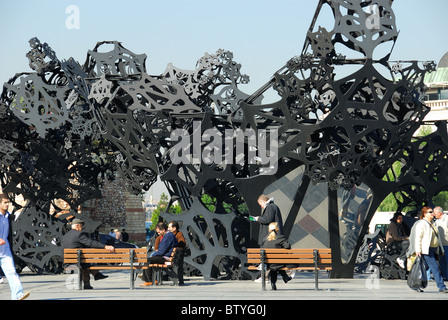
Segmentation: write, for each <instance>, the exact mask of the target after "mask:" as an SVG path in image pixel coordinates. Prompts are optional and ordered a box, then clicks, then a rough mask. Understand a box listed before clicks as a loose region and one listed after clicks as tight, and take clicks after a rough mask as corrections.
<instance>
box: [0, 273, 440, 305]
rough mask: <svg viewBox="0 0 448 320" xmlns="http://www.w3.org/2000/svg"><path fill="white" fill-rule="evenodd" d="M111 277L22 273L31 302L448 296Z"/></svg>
mask: <svg viewBox="0 0 448 320" xmlns="http://www.w3.org/2000/svg"><path fill="white" fill-rule="evenodd" d="M103 273H104V274H106V275H108V276H109V278H107V279H104V280H99V281H94V280H93V278H92V280H91V284H92V286H93V287H94V289H93V290H77V289H76V287H77V284H76V280H75V284H74V283H73V281H71V280H73V279H76V278H75V277H74V276H73V275H68V274H58V275H36V274H33V273H31V272H22V274H21V275H20V278H21V281H22V284H23V287H24V290H25V291H31V296H30V297H29V298H28V299H27V300H171V301H173V300H176V301H196V302H198V301H201V300H208V301H246V302H250V301H290V300H448V294H446V293H445V294H443V293H439V292H438V289H437V287H436V285H435V282H434V281H431V282H429V284H428V287H427V288H426V289H425V292H423V293H418V292H416V291H413V290H411V289H409V287H408V286H407V284H406V281H403V280H384V279H379V280H378V279H374V278H373V277H372V275H370V276H369V275H355V277H354V279H329V278H328V276H327V274H326V273H325V272H321V273H320V274H319V290H317V291H316V290H314V274H313V273H311V272H297V273H296V275H295V277H294V279H293V280H291V281H290V282H289V283H287V284H284V283H283V281H282V280H281V279H279V281H278V282H277V288H278V290H277V291H272V290H271V287H270V284H269V283H267V284H266V289H267V290H266V291H262V290H261V283H257V282H254V281H234V280H211V281H205V280H203V278H202V277H194V278H186V279H185V280H186V281H185V284H184V285H183V286H179V287H176V286H173V285H172V282H171V281H165V282H164V283H163V285H160V286H155V287H140V286H139V285H140V284H141V283H142V281H141V280H140V279H137V280H136V281H135V289H134V290H130V280H129V272H128V271H116V270H113V271H104V272H103ZM4 280H5V281H4V283H3V284H0V299H1V300H9V298H10V291H9V286H8V284H7V280H6V279H4Z"/></svg>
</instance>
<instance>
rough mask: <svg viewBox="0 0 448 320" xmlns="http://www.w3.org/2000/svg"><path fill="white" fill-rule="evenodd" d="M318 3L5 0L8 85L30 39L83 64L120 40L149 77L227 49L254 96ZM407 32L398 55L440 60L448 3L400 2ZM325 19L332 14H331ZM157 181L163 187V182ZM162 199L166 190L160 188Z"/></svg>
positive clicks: (22, 64)
mask: <svg viewBox="0 0 448 320" xmlns="http://www.w3.org/2000/svg"><path fill="white" fill-rule="evenodd" d="M317 3H318V1H317V0H277V1H266V0H239V1H236V0H226V1H219V2H218V1H214V0H163V1H162V0H145V1H143V0H125V1H123V0H120V1H118V0H107V1H104V0H89V1H86V0H69V1H67V0H39V1H36V0H15V1H5V0H0V39H1V41H2V46H1V49H0V82H1V83H2V84H3V83H4V82H6V81H8V79H9V78H11V77H12V76H14V74H15V73H17V72H29V71H32V70H31V69H30V68H29V66H28V59H27V58H26V56H25V55H26V53H27V52H28V51H29V50H30V47H29V43H28V41H29V39H30V38H32V37H38V38H39V39H40V41H41V42H42V43H44V42H47V43H48V44H49V45H50V46H51V47H52V48H53V50H54V51H55V52H56V54H57V56H58V58H59V59H60V60H63V59H68V58H70V57H73V58H74V59H75V60H77V61H79V62H80V63H81V64H83V63H84V62H85V59H86V55H87V51H88V50H89V49H93V48H94V47H95V45H96V43H97V42H99V41H105V40H117V41H121V42H122V44H123V45H124V46H125V47H126V48H128V49H129V50H131V51H133V52H134V53H136V54H142V53H145V54H146V55H147V56H148V59H147V61H146V66H147V71H148V73H149V74H153V75H157V74H160V73H162V72H163V71H164V70H165V68H166V66H167V64H168V63H173V64H174V66H176V67H178V68H182V69H186V70H194V69H195V65H196V62H197V60H198V59H199V58H201V57H202V56H203V55H204V53H205V52H209V53H215V52H216V51H217V50H218V49H226V50H229V51H232V52H233V53H234V60H235V61H237V62H238V63H241V64H242V70H241V72H242V73H244V74H247V75H249V76H250V83H249V84H248V85H244V86H240V89H241V90H242V91H244V92H246V93H248V94H251V93H253V92H254V91H256V90H257V89H258V88H260V87H261V86H262V85H263V84H265V83H266V82H267V81H268V80H269V79H270V78H271V76H272V75H273V74H274V72H275V71H277V70H278V69H279V68H281V67H282V66H283V65H284V64H285V63H286V62H287V61H288V60H289V59H290V58H292V57H294V56H296V55H298V54H300V52H301V50H302V47H303V43H304V40H305V35H306V32H307V30H308V28H309V26H310V24H311V20H312V18H313V15H314V12H315V10H316V6H317ZM70 5H75V6H77V8H79V18H80V19H79V22H80V25H79V29H72V30H70V29H68V28H67V27H66V20H67V18H69V16H70V14H67V13H66V8H67V7H68V6H70ZM392 8H393V9H394V12H395V15H396V19H397V27H398V30H399V31H400V35H399V38H398V41H397V44H396V46H395V49H394V51H393V54H392V56H391V60H419V61H427V60H434V61H436V63H438V62H439V60H440V59H441V58H442V56H443V55H444V54H445V53H446V52H448V37H447V31H448V19H446V14H447V12H448V1H446V0H424V1H421V0H395V2H394V4H393V7H392ZM324 19H325V16H324ZM156 186H157V185H156ZM156 189H157V190H155V192H154V196H155V197H158V195H159V194H160V192H159V191H158V190H161V188H160V187H156Z"/></svg>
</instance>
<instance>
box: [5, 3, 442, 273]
mask: <svg viewBox="0 0 448 320" xmlns="http://www.w3.org/2000/svg"><path fill="white" fill-rule="evenodd" d="M392 2H393V1H392V0H370V1H369V0H366V1H361V0H359V1H345V0H332V1H327V0H320V1H319V3H318V8H317V11H316V14H315V17H314V19H313V22H312V24H311V27H310V29H309V32H308V34H307V38H306V42H305V45H304V48H303V50H302V53H301V54H300V55H299V56H297V57H294V58H292V59H291V60H289V61H288V62H287V63H286V64H285V66H284V67H282V68H281V69H280V70H279V71H278V72H277V73H275V74H274V76H273V77H272V79H271V80H270V81H269V82H268V83H267V84H266V85H265V86H263V87H262V88H260V89H259V90H258V91H257V92H255V93H254V94H252V95H249V94H246V93H244V92H242V91H241V90H240V88H239V87H240V86H241V85H243V84H246V83H247V82H248V81H249V78H248V76H246V75H244V74H242V73H241V71H240V70H241V65H240V64H238V63H236V62H235V61H233V55H232V53H230V52H228V51H224V50H219V51H217V52H216V53H215V54H206V55H205V56H204V57H202V58H201V59H200V60H199V61H198V63H197V66H196V70H193V71H186V70H180V69H178V68H176V67H174V66H173V65H171V64H170V65H169V66H168V68H167V69H166V71H165V72H164V73H163V74H161V75H158V76H150V75H148V74H147V73H146V65H145V63H146V56H145V55H137V54H134V53H132V52H131V51H129V50H127V49H126V48H124V47H123V46H122V45H121V44H120V43H119V42H101V43H98V44H97V46H96V47H95V48H94V49H93V50H92V51H89V53H88V55H87V59H86V62H85V63H84V65H82V66H81V65H80V64H79V63H77V62H76V61H74V60H73V59H69V60H67V61H60V60H58V59H57V57H56V54H55V53H54V52H53V50H51V48H49V46H48V45H47V44H41V43H40V41H39V40H37V39H32V40H31V41H30V44H31V47H32V50H31V52H30V53H29V54H28V55H27V56H28V58H29V59H30V67H31V68H32V69H33V70H34V71H35V72H34V73H27V74H19V75H16V76H15V77H14V78H12V79H11V80H10V81H9V82H8V83H6V84H5V85H4V90H3V93H2V97H1V107H2V109H1V110H2V117H0V121H2V123H4V124H5V125H4V126H2V127H1V129H0V130H2V132H1V135H0V137H1V138H2V144H0V152H1V155H2V157H1V159H0V161H1V165H2V171H1V173H2V178H3V179H2V187H3V189H4V191H5V192H8V193H9V194H11V195H14V194H22V195H23V196H24V197H25V199H27V200H30V203H31V204H30V207H29V208H26V209H25V212H28V211H26V210H29V212H33V213H29V214H26V215H24V214H23V213H22V214H21V217H22V215H23V218H21V219H19V220H18V221H17V227H18V230H22V231H20V232H19V233H18V235H19V236H18V237H17V243H19V244H20V248H21V249H17V250H15V251H16V252H17V253H18V254H19V256H20V255H22V256H27V255H28V253H29V252H31V251H33V248H34V247H33V244H30V243H28V244H26V243H25V241H24V239H27V238H28V237H29V233H30V232H29V231H26V232H25V231H24V230H29V229H28V228H29V227H28V226H26V224H27V221H29V220H30V219H31V220H32V219H33V217H35V216H36V215H40V214H41V212H42V211H44V212H46V211H47V210H48V208H49V205H50V203H51V201H52V200H53V199H55V198H63V199H67V200H68V202H69V203H70V205H71V206H72V208H76V207H77V206H78V205H80V204H81V203H82V202H83V201H85V200H87V199H89V198H92V197H98V190H99V188H100V187H101V183H102V180H103V179H104V177H106V176H113V174H114V173H116V172H120V174H121V176H122V177H124V178H125V179H126V181H127V183H128V185H129V188H130V190H131V191H133V192H136V193H140V192H141V191H142V190H143V191H144V190H148V189H149V187H150V186H151V185H152V184H153V183H154V182H155V181H156V179H157V176H159V177H160V179H161V180H162V181H163V182H164V183H165V184H166V186H167V188H168V190H169V193H170V196H171V202H173V201H175V200H178V201H179V202H180V204H181V206H182V208H183V210H184V211H183V212H182V213H181V214H180V215H177V216H175V217H171V216H170V215H169V214H167V213H166V214H163V217H164V218H165V219H167V220H169V219H172V218H175V219H176V220H179V221H180V222H181V230H182V231H184V233H185V234H186V235H187V237H186V238H187V241H188V245H189V248H190V252H189V255H188V256H187V257H186V258H185V262H186V263H187V264H189V265H190V266H192V267H193V268H194V269H197V270H199V271H200V272H201V274H202V275H203V276H204V277H206V278H210V277H214V276H217V275H218V274H219V270H220V269H223V268H224V269H225V270H226V272H227V273H228V275H229V276H230V277H233V278H251V277H253V274H251V273H249V272H247V270H246V269H245V266H244V262H245V250H246V248H247V247H248V246H251V245H253V240H254V236H253V235H254V234H256V229H257V225H256V224H252V225H251V224H250V223H249V221H248V220H246V219H245V218H244V217H245V216H246V215H247V214H248V213H250V214H251V215H258V212H259V208H258V205H257V201H256V200H257V198H258V196H259V195H260V194H262V193H265V194H269V195H270V196H273V197H275V198H276V202H277V204H278V205H279V206H280V207H281V209H282V213H283V217H284V221H285V233H286V236H287V237H288V238H289V240H290V242H291V243H292V244H293V246H295V247H300V246H305V245H317V246H326V247H331V248H332V249H333V257H334V259H333V260H334V266H333V273H332V276H334V277H351V276H352V274H353V268H354V263H355V259H356V256H357V252H358V250H359V248H360V246H361V244H362V241H363V235H364V234H365V233H366V231H367V226H368V223H369V221H370V219H371V218H372V216H373V214H374V212H375V210H376V208H377V207H378V205H379V204H380V203H381V201H382V200H383V199H384V197H385V196H386V195H387V194H389V193H391V192H406V191H405V190H407V191H409V188H411V189H412V187H409V185H411V184H412V182H409V184H406V185H400V184H398V183H396V182H387V181H384V179H383V178H384V177H385V175H386V173H387V171H388V170H390V169H391V165H392V163H394V162H395V161H396V160H397V159H401V160H402V162H403V164H405V166H406V168H409V169H408V170H407V171H406V173H405V172H402V174H404V175H405V176H406V179H409V180H410V181H414V179H425V183H426V184H427V186H425V188H426V190H430V189H431V188H432V187H431V186H432V185H433V183H434V180H431V179H433V176H432V177H429V175H430V174H433V175H434V174H442V171H443V170H444V168H445V166H446V164H445V162H446V159H444V157H443V156H438V157H436V158H437V161H438V162H437V165H435V167H436V168H437V170H435V171H434V173H430V172H428V170H426V171H425V174H428V176H425V174H422V175H415V174H412V173H411V171H412V170H411V169H410V168H414V167H415V166H416V167H415V168H414V170H413V171H412V172H414V173H415V172H416V170H419V168H420V167H419V166H420V165H423V164H422V163H420V162H418V159H417V157H412V155H411V154H414V153H417V154H419V155H421V153H422V152H421V150H414V147H413V144H412V143H411V139H412V135H413V134H414V132H415V131H416V129H417V128H418V127H419V126H420V124H421V123H422V120H423V118H424V116H425V115H426V114H427V113H428V112H429V109H428V108H427V107H426V106H425V105H424V104H423V103H422V94H423V92H424V84H423V78H424V75H425V73H426V72H430V71H432V70H433V64H431V63H427V64H424V65H423V66H420V65H419V64H418V63H417V62H409V63H407V65H406V63H404V62H399V63H391V62H389V61H388V58H389V56H390V50H389V51H388V53H387V54H386V55H384V56H381V55H380V57H378V58H377V57H376V53H377V52H376V49H378V47H380V46H383V45H390V47H393V46H394V44H395V41H396V39H397V36H398V32H397V27H396V25H395V16H394V13H393V10H392V8H391V6H392ZM324 6H327V7H328V8H329V9H330V10H331V11H332V12H333V15H334V28H333V30H326V29H325V28H322V27H318V28H317V29H316V21H317V20H318V18H319V15H320V12H321V10H322V9H323V8H324ZM105 44H107V45H112V46H113V50H111V51H110V52H101V51H100V50H99V49H101V47H102V46H103V45H105ZM342 52H344V53H347V54H348V55H349V56H347V55H343V54H342ZM348 66H354V67H356V68H357V71H355V72H353V73H352V74H349V75H346V76H344V77H341V78H338V77H337V76H338V73H339V69H342V70H343V69H345V68H346V67H348ZM269 89H273V90H275V92H276V93H277V94H278V97H279V100H278V101H277V102H274V103H270V104H263V103H262V101H263V94H264V93H265V92H266V91H267V90H269ZM8 128H9V129H8ZM437 140H438V138H437V136H435V137H434V138H433V139H429V140H428V141H426V146H427V147H426V148H435V147H434V145H435V144H436V143H437V142H438V141H437ZM260 142H264V144H263V145H262V144H260ZM408 149H409V152H407V151H406V155H404V153H403V152H404V150H408ZM437 150H439V149H437ZM428 152H429V151H428ZM434 152H435V151H433V154H434ZM443 152H444V153H443ZM440 153H441V154H443V155H446V150H444V149H443V150H442V149H440ZM422 173H423V172H422ZM401 181H403V180H401ZM432 192H433V193H434V192H436V191H435V189H434V191H432ZM407 194H410V193H407ZM206 199H209V200H210V201H211V202H212V203H206V202H207V201H208V200H207V201H206ZM413 201H415V202H416V203H418V205H420V204H421V203H422V202H424V201H428V195H427V194H424V193H420V194H418V193H415V198H413ZM406 203H407V202H406ZM406 203H405V202H403V205H405V204H406ZM33 206H35V207H36V209H33ZM33 210H35V211H33ZM39 210H41V211H39ZM49 219H50V221H51V223H47V224H46V225H47V227H48V231H47V233H49V234H51V235H52V236H53V237H54V238H60V237H61V235H62V233H64V231H63V229H61V228H53V227H50V225H53V224H57V223H58V222H59V220H58V219H56V218H54V217H50V218H49ZM55 221H56V222H55ZM32 242H33V243H36V241H32ZM50 242H51V241H50ZM22 243H23V245H22ZM54 243H56V244H55V245H53V247H54V248H51V249H49V250H48V251H47V252H46V253H42V255H48V256H49V257H51V256H54V255H57V254H60V252H59V251H58V250H60V247H58V243H59V241H58V240H56V241H54ZM45 247H50V244H48V243H46V244H45ZM35 251H36V252H37V251H38V250H35ZM44 260H45V259H41V260H40V261H44ZM29 261H30V263H36V264H38V265H39V267H40V268H44V267H45V266H46V265H47V264H48V263H47V262H38V261H33V259H29ZM46 261H48V259H47V260H46Z"/></svg>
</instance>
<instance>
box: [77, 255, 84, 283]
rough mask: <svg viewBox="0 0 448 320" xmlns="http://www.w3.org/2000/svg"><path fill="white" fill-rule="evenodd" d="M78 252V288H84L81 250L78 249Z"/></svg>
mask: <svg viewBox="0 0 448 320" xmlns="http://www.w3.org/2000/svg"><path fill="white" fill-rule="evenodd" d="M76 254H77V260H78V262H77V266H78V290H82V273H83V271H82V266H81V250H78V251H76Z"/></svg>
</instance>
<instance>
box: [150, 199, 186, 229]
mask: <svg viewBox="0 0 448 320" xmlns="http://www.w3.org/2000/svg"><path fill="white" fill-rule="evenodd" d="M168 204H169V201H168V196H167V195H166V194H165V193H162V195H161V196H160V200H159V202H158V203H157V207H156V208H155V209H154V210H153V211H152V215H151V222H152V224H151V228H150V230H154V229H155V227H156V225H157V223H159V217H160V213H161V212H169V213H173V214H179V213H181V212H182V208H181V207H180V205H178V204H172V205H171V206H170V207H169V208H168V210H167V206H168Z"/></svg>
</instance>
